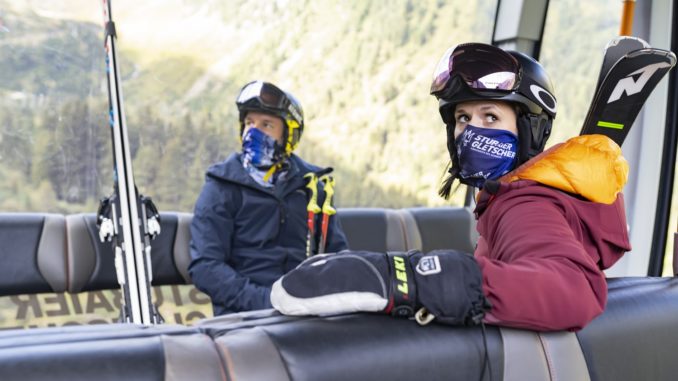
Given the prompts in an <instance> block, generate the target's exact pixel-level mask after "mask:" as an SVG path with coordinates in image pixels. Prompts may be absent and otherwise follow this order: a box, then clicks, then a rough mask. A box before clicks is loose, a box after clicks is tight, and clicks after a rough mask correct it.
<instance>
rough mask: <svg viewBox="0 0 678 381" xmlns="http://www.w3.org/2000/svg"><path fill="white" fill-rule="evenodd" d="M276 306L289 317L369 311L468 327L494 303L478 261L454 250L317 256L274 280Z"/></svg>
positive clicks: (480, 317) (273, 301) (422, 322)
mask: <svg viewBox="0 0 678 381" xmlns="http://www.w3.org/2000/svg"><path fill="white" fill-rule="evenodd" d="M271 304H273V307H274V308H275V309H277V310H278V311H280V312H281V313H283V314H286V315H332V314H339V313H349V312H357V311H367V312H384V313H390V314H392V315H394V316H402V317H412V316H414V315H415V314H416V318H417V321H418V322H420V323H421V324H425V323H428V322H429V321H430V320H431V319H432V318H437V319H438V321H440V322H443V323H448V324H466V325H470V324H478V323H480V321H481V320H482V318H483V316H484V315H485V311H486V310H488V309H489V307H490V306H489V303H488V302H487V299H486V298H485V296H484V295H483V292H482V275H481V272H480V268H479V267H478V264H477V262H476V260H475V259H474V258H473V257H472V256H471V255H469V254H466V253H461V252H458V251H454V250H436V251H432V252H430V253H428V254H426V255H424V254H422V253H421V252H420V251H410V252H409V253H403V252H394V253H389V254H384V253H375V252H367V251H342V252H340V253H336V254H326V255H316V256H314V257H311V258H309V259H307V260H305V261H304V262H302V263H301V264H300V265H299V266H298V267H297V268H295V269H294V270H292V271H290V272H289V273H288V274H286V275H284V276H283V277H282V278H280V279H278V281H276V282H275V283H274V284H273V288H272V291H271Z"/></svg>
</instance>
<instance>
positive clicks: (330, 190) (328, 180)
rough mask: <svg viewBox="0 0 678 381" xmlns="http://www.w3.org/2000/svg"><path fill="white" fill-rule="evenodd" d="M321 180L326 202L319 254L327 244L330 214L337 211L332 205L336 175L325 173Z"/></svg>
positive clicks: (324, 203)
mask: <svg viewBox="0 0 678 381" xmlns="http://www.w3.org/2000/svg"><path fill="white" fill-rule="evenodd" d="M320 181H322V183H323V184H324V186H325V202H323V208H322V212H323V221H322V225H321V228H320V229H321V230H320V232H321V236H320V247H319V248H318V254H321V253H324V252H325V247H326V246H327V228H328V226H329V224H330V216H332V215H334V214H336V213H337V210H336V209H334V207H332V197H333V196H334V184H335V183H334V177H332V176H330V175H323V176H322V177H320Z"/></svg>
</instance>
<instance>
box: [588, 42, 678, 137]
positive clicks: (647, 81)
mask: <svg viewBox="0 0 678 381" xmlns="http://www.w3.org/2000/svg"><path fill="white" fill-rule="evenodd" d="M638 40H639V41H642V40H640V39H638ZM643 42H644V41H643ZM621 53H622V52H621V48H619V49H618V50H617V48H615V54H621ZM613 59H614V57H613V55H612V54H611V56H610V57H609V58H608V59H605V60H603V70H604V69H605V67H606V65H609V62H612V60H613ZM675 64H676V55H675V54H673V53H672V52H670V51H667V50H662V49H655V48H648V47H643V48H641V49H637V50H633V51H631V52H627V53H625V54H623V55H622V56H621V58H619V59H617V60H616V61H615V62H614V64H612V65H611V67H610V68H609V70H608V71H607V72H601V77H602V80H600V83H599V84H598V86H597V88H596V91H595V93H594V96H593V100H592V102H591V106H590V107H589V111H588V113H587V115H586V119H585V120H584V124H583V126H582V129H581V133H580V135H584V134H602V135H606V136H608V137H610V138H611V139H612V140H614V141H615V143H617V144H619V145H620V146H621V145H622V144H623V143H624V139H626V136H627V135H628V132H629V130H630V128H631V126H632V125H633V122H634V121H635V120H636V117H637V116H638V113H640V109H641V108H642V107H643V105H644V104H645V101H646V100H647V98H648V97H649V96H650V94H651V93H652V90H654V88H655V86H656V85H657V84H658V83H659V81H660V80H661V79H662V78H663V77H664V75H666V73H668V72H669V70H670V69H671V68H672V67H673V66H674V65H675Z"/></svg>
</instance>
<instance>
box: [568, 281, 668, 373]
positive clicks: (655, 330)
mask: <svg viewBox="0 0 678 381" xmlns="http://www.w3.org/2000/svg"><path fill="white" fill-rule="evenodd" d="M607 284H608V297H607V306H606V307H605V311H604V312H603V314H601V315H600V316H598V317H597V318H595V319H594V320H593V321H592V322H591V323H589V325H587V326H586V327H584V329H582V330H581V331H579V332H578V333H577V337H578V338H579V342H580V344H581V348H582V351H583V352H584V356H585V358H586V363H587V364H588V366H589V373H590V374H591V380H593V381H597V380H675V379H676V374H678V361H676V359H675V357H676V356H675V349H676V348H678V330H676V327H678V278H675V277H674V278H653V277H627V278H612V279H608V282H607Z"/></svg>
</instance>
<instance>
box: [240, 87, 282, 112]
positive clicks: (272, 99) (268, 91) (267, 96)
mask: <svg viewBox="0 0 678 381" xmlns="http://www.w3.org/2000/svg"><path fill="white" fill-rule="evenodd" d="M252 101H256V102H257V103H258V104H259V105H260V106H262V107H264V108H269V109H273V110H280V111H287V108H288V106H289V105H290V100H289V99H288V98H287V95H286V94H285V92H284V91H282V90H280V89H279V88H278V87H276V86H275V85H273V84H270V83H268V82H263V81H253V82H250V83H248V84H246V85H245V86H243V88H242V90H240V94H239V95H238V98H237V100H236V101H235V102H236V103H237V104H238V105H245V104H246V103H250V102H252Z"/></svg>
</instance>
